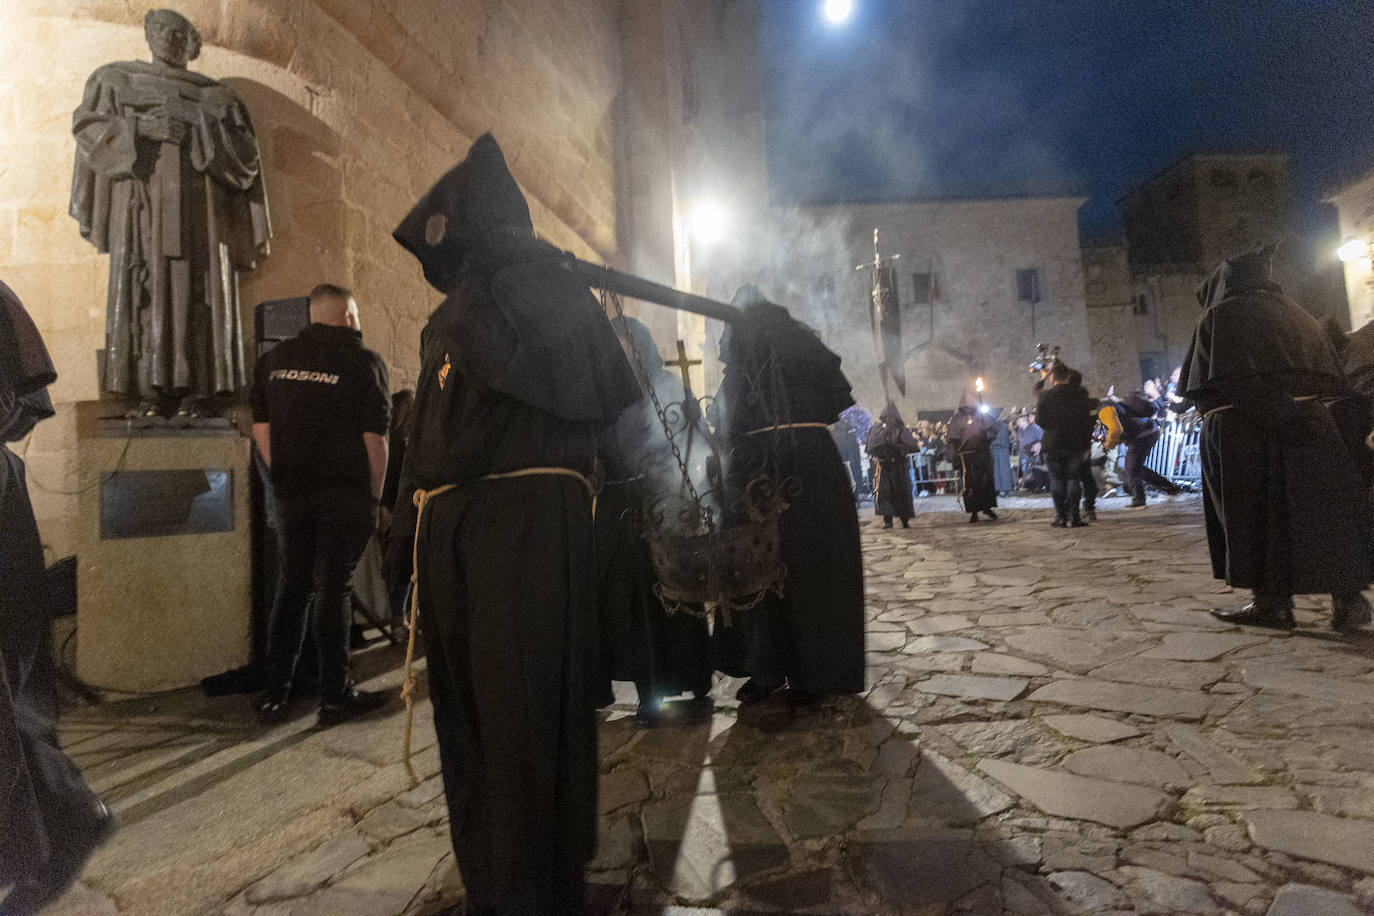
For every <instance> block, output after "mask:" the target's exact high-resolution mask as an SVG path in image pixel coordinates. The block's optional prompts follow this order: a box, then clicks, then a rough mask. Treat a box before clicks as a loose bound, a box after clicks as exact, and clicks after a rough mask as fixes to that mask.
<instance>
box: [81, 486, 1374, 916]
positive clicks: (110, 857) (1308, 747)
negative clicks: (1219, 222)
mask: <svg viewBox="0 0 1374 916" xmlns="http://www.w3.org/2000/svg"><path fill="white" fill-rule="evenodd" d="M1010 502H1011V503H1012V507H1011V508H1007V509H1004V510H1003V513H1002V520H1001V521H999V522H997V523H991V524H978V525H969V524H968V523H967V519H966V517H965V516H964V515H963V514H962V513H959V512H957V510H956V509H955V507H954V506H953V504H952V501H951V500H949V499H942V498H932V499H927V500H921V501H920V502H919V503H918V507H919V510H920V513H921V514H920V516H919V517H918V518H917V519H916V520H915V521H914V522H913V524H912V527H911V529H910V530H902V529H900V528H898V529H896V530H893V531H885V530H883V529H882V528H881V527H880V526H879V525H878V524H875V521H874V520H872V519H871V518H866V519H865V527H864V534H863V538H864V550H865V559H866V567H867V572H868V578H867V584H866V587H867V591H868V599H869V600H868V618H869V623H868V648H869V655H868V664H869V684H870V689H869V690H868V692H867V694H866V695H865V696H863V697H861V698H846V699H843V700H835V701H830V702H828V703H826V704H825V705H824V706H822V707H821V708H819V709H816V710H810V711H804V712H796V713H794V712H793V711H792V710H790V709H788V708H786V707H785V706H784V705H783V704H782V703H781V702H770V703H765V704H762V705H760V706H757V707H751V708H748V709H746V710H739V709H738V708H737V706H736V704H735V703H734V701H733V700H732V699H730V698H731V697H732V696H733V693H734V689H735V687H736V685H737V682H734V681H728V680H727V681H722V682H720V683H719V684H718V685H717V688H716V694H717V696H718V698H719V699H718V702H717V706H716V710H715V714H714V716H713V717H711V718H710V719H709V720H706V719H700V720H696V721H693V720H691V719H690V718H688V717H687V716H686V715H685V714H684V715H674V713H675V712H676V710H675V708H673V707H671V706H670V708H669V709H668V712H667V715H668V717H669V720H670V721H669V722H668V723H667V724H665V725H663V726H662V727H660V728H657V729H653V730H647V731H645V730H636V729H635V728H634V727H633V724H632V722H631V719H630V713H631V712H632V711H633V702H632V697H631V696H630V695H629V694H622V695H621V696H620V698H621V702H620V703H618V704H617V706H616V707H614V708H613V709H612V710H611V711H610V712H609V713H608V714H606V715H605V716H604V717H603V723H602V725H601V755H602V774H603V775H602V783H601V796H600V805H601V812H602V822H601V846H600V853H599V857H598V858H597V860H596V862H595V863H594V864H593V867H592V872H591V875H590V877H591V880H592V881H593V890H594V891H595V894H594V896H595V899H596V901H597V906H598V907H599V909H600V911H602V912H632V913H659V912H664V911H666V910H667V911H672V912H681V913H698V912H714V911H718V910H724V911H726V912H732V913H733V912H739V913H745V912H748V913H793V912H799V913H830V914H835V913H922V914H925V913H930V914H938V913H975V914H984V913H986V914H997V913H1015V914H1040V913H1099V912H1114V911H1122V912H1144V913H1208V914H1211V913H1231V912H1234V913H1245V914H1265V913H1268V914H1289V916H1296V914H1302V916H1335V914H1341V916H1347V914H1349V916H1354V914H1359V913H1366V914H1368V913H1369V912H1371V909H1370V908H1371V904H1374V727H1371V726H1374V705H1372V704H1371V702H1370V701H1371V699H1374V637H1355V638H1349V637H1338V636H1336V635H1335V634H1333V633H1331V632H1330V631H1329V630H1328V629H1327V614H1326V611H1325V608H1324V605H1323V603H1322V601H1321V600H1319V599H1316V598H1313V599H1305V600H1303V599H1300V601H1299V609H1298V612H1297V615H1298V619H1299V629H1298V630H1297V631H1296V632H1294V633H1292V634H1279V633H1274V632H1271V631H1265V630H1259V629H1247V628H1237V627H1230V626H1226V625H1223V624H1221V623H1219V622H1217V621H1215V620H1213V619H1212V618H1211V617H1209V616H1208V615H1207V614H1206V608H1208V607H1209V606H1211V605H1213V604H1214V603H1225V604H1235V603H1240V602H1241V600H1242V596H1240V595H1234V594H1229V593H1227V590H1226V589H1225V587H1224V586H1223V585H1221V584H1220V583H1217V582H1215V581H1214V580H1213V579H1212V578H1211V576H1210V572H1209V568H1208V564H1207V558H1206V547H1205V544H1204V543H1203V534H1202V529H1201V506H1200V504H1199V502H1198V501H1197V499H1196V497H1193V498H1186V499H1180V500H1177V501H1173V502H1161V503H1159V504H1155V505H1152V506H1151V507H1150V508H1149V509H1147V510H1144V511H1141V512H1126V511H1119V507H1121V506H1122V502H1121V501H1119V500H1112V501H1108V502H1107V503H1106V504H1105V505H1106V506H1110V507H1112V508H1107V509H1104V511H1102V519H1101V521H1100V522H1099V523H1098V524H1096V525H1094V526H1092V527H1089V528H1086V529H1082V530H1069V531H1057V530H1052V529H1050V528H1049V526H1048V521H1049V513H1048V511H1047V504H1046V503H1045V502H1044V501H1043V500H1038V501H1037V500H1012V501H1010ZM395 662H396V656H395V654H394V650H391V649H386V650H378V651H373V652H371V653H368V654H367V655H365V656H364V657H363V659H362V660H361V663H360V664H361V666H362V667H363V668H365V669H368V670H370V671H373V672H376V673H377V674H376V677H375V678H374V680H373V682H372V684H371V685H370V686H376V685H379V684H392V685H394V684H396V683H397V682H398V680H399V674H398V672H397V671H396V670H395ZM428 719H429V707H428V703H423V704H421V706H420V708H419V709H418V716H417V722H418V723H419V724H420V727H419V729H418V740H417V742H416V743H417V747H419V748H421V749H422V750H421V752H420V754H419V755H418V761H417V763H418V768H419V770H420V775H421V777H422V778H423V782H422V783H421V784H420V785H419V786H418V787H417V788H412V787H411V785H410V783H409V781H408V779H407V777H406V774H405V772H404V770H403V768H402V766H401V764H400V762H399V759H400V741H401V730H402V717H401V716H400V715H399V713H398V712H392V713H391V714H389V715H386V716H383V717H380V718H378V719H374V720H372V721H370V722H361V723H353V724H350V725H347V726H342V727H338V728H335V729H332V730H328V731H316V730H314V729H313V728H312V724H313V716H311V715H310V710H309V709H307V708H302V709H301V711H300V717H299V718H297V719H296V720H294V721H293V722H291V723H288V724H286V725H283V726H280V727H278V728H276V729H272V730H260V729H257V728H255V727H254V726H253V725H252V722H251V719H250V718H249V716H248V715H247V709H246V704H245V702H244V700H243V698H241V697H238V698H223V699H217V700H206V699H204V698H201V697H198V696H195V695H193V694H191V693H190V692H187V693H182V694H177V695H172V696H168V697H162V698H156V699H145V700H134V701H130V702H126V703H122V704H112V705H108V706H103V707H97V708H95V709H91V710H85V711H81V712H78V713H74V714H72V715H71V716H69V717H68V719H67V720H66V721H65V723H64V727H63V733H64V736H65V739H66V741H67V742H68V744H69V746H70V748H71V750H72V752H73V753H74V754H75V755H76V756H77V758H78V759H79V761H80V762H81V764H82V765H83V767H84V768H85V769H86V772H87V773H88V775H89V776H90V778H91V780H92V782H93V783H94V785H95V786H96V787H97V788H99V789H100V790H101V791H103V792H105V793H107V794H108V796H109V797H110V799H111V800H112V801H113V803H114V806H115V807H116V809H117V810H118V811H119V812H120V813H121V815H122V818H123V821H124V827H123V829H122V830H121V832H120V833H119V834H117V836H116V837H115V839H114V840H113V841H112V842H111V843H110V844H109V845H108V846H107V847H106V848H105V849H103V850H101V851H100V852H99V853H98V854H97V855H96V856H95V858H94V859H93V860H92V862H91V864H90V867H89V868H88V869H87V872H86V874H85V876H84V878H83V883H82V885H80V886H79V887H78V888H77V889H76V890H74V891H73V892H72V894H70V895H69V896H68V897H67V898H66V899H65V900H64V901H63V902H62V903H61V904H60V905H59V906H58V907H57V908H55V912H59V913H83V914H106V913H116V912H118V913H130V914H132V913H158V914H188V913H202V912H208V913H222V914H226V916H247V914H254V916H287V914H290V916H307V914H322V916H323V914H329V916H340V914H343V916H347V914H397V913H428V912H445V911H447V910H448V909H451V908H452V907H453V906H454V903H455V902H456V901H457V900H458V899H459V898H460V897H461V882H460V880H459V878H458V875H457V873H456V871H455V869H454V867H453V864H452V856H451V853H450V850H449V847H448V840H447V836H446V833H445V811H444V805H443V799H442V796H441V789H440V785H439V780H438V777H437V775H436V774H437V773H438V762H437V756H436V751H435V748H434V744H433V740H434V739H433V731H432V728H430V724H429V722H428ZM676 908H680V909H676ZM691 908H701V909H691Z"/></svg>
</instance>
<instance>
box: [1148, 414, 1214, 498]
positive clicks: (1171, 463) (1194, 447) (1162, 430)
mask: <svg viewBox="0 0 1374 916" xmlns="http://www.w3.org/2000/svg"><path fill="white" fill-rule="evenodd" d="M1201 442H1202V419H1201V418H1200V417H1197V416H1190V417H1187V418H1180V419H1177V420H1174V421H1173V422H1172V423H1162V424H1160V427H1159V441H1158V442H1156V443H1155V447H1154V449H1153V450H1152V451H1151V452H1150V457H1149V458H1148V459H1147V460H1146V461H1145V466H1146V467H1147V468H1149V469H1150V470H1152V471H1154V472H1155V473H1157V474H1160V475H1162V476H1164V477H1167V478H1169V479H1170V480H1172V481H1173V482H1174V483H1178V484H1185V483H1186V484H1192V485H1194V486H1200V485H1201V483H1202V452H1201Z"/></svg>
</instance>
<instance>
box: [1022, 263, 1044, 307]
mask: <svg viewBox="0 0 1374 916" xmlns="http://www.w3.org/2000/svg"><path fill="white" fill-rule="evenodd" d="M1016 301H1017V302H1039V301H1040V271H1039V270H1037V269H1036V268H1034V267H1025V268H1022V269H1020V270H1018V271H1017V272H1016Z"/></svg>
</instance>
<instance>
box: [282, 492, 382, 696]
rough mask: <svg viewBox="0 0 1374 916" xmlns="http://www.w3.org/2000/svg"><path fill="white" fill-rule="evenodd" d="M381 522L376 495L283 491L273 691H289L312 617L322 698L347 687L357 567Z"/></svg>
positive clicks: (334, 694)
mask: <svg viewBox="0 0 1374 916" xmlns="http://www.w3.org/2000/svg"><path fill="white" fill-rule="evenodd" d="M376 527H377V501H376V500H375V499H373V498H372V494H370V493H367V492H365V491H364V492H358V491H329V490H323V491H320V492H317V493H311V494H309V495H308V496H303V497H294V498H290V499H287V498H283V497H281V496H278V497H277V535H278V537H279V538H280V540H281V577H280V579H279V580H278V582H277V597H276V601H275V602H273V605H272V622H271V624H270V629H269V631H268V635H267V669H266V672H265V675H266V677H265V681H266V687H267V690H268V691H269V692H271V693H276V694H283V695H284V694H286V693H289V692H290V690H291V680H292V678H293V677H294V676H295V672H296V661H297V659H298V658H299V657H300V654H301V644H302V642H303V641H304V639H305V633H306V625H307V623H309V624H311V625H312V627H313V630H314V634H315V645H316V646H317V647H318V649H319V655H320V697H321V698H322V699H325V700H331V699H334V698H336V697H338V696H340V695H341V694H343V692H344V691H345V690H346V689H347V686H348V631H349V624H350V623H351V622H352V615H353V608H352V603H351V601H350V597H349V596H350V594H351V593H352V590H353V570H354V569H355V568H356V567H357V565H358V558H359V557H361V556H362V555H363V548H364V547H366V546H367V539H368V538H369V537H371V536H372V532H373V530H374V529H375V528H376ZM312 611H313V613H312Z"/></svg>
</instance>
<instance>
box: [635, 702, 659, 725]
mask: <svg viewBox="0 0 1374 916" xmlns="http://www.w3.org/2000/svg"><path fill="white" fill-rule="evenodd" d="M660 705H661V702H660V700H659V699H658V697H649V698H648V699H647V700H640V701H639V706H638V707H636V709H635V725H638V726H639V727H640V728H653V727H654V726H655V725H657V724H658V711H659V707H660Z"/></svg>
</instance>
